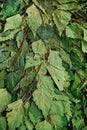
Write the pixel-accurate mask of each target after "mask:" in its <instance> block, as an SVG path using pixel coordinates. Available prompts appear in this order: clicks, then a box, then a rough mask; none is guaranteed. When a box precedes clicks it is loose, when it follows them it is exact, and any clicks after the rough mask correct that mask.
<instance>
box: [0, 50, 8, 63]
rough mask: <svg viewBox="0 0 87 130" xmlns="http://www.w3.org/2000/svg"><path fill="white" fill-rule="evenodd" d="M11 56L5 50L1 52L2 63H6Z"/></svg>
mask: <svg viewBox="0 0 87 130" xmlns="http://www.w3.org/2000/svg"><path fill="white" fill-rule="evenodd" d="M8 56H9V52H8V51H5V50H0V62H3V61H5V60H6V59H7V58H8Z"/></svg>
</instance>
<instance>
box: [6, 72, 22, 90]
mask: <svg viewBox="0 0 87 130" xmlns="http://www.w3.org/2000/svg"><path fill="white" fill-rule="evenodd" d="M19 80H20V77H19V75H17V74H16V73H14V72H12V73H8V74H7V76H6V78H5V81H6V84H7V88H8V89H9V90H10V91H11V90H12V89H13V88H14V87H15V86H16V84H17V83H18V81H19Z"/></svg>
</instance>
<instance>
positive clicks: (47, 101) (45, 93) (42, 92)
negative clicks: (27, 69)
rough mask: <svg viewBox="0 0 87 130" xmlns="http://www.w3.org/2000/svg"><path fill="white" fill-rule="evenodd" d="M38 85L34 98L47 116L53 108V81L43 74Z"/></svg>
mask: <svg viewBox="0 0 87 130" xmlns="http://www.w3.org/2000/svg"><path fill="white" fill-rule="evenodd" d="M37 87H38V89H37V90H35V92H34V93H33V100H34V101H35V103H36V105H37V106H38V107H39V109H40V110H42V112H43V115H44V116H45V117H46V116H47V115H48V113H49V110H50V108H51V102H52V98H53V96H52V91H54V90H53V82H52V80H51V78H50V77H45V76H43V77H41V79H40V80H39V82H38V85H37Z"/></svg>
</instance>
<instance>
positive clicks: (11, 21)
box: [4, 14, 22, 31]
mask: <svg viewBox="0 0 87 130" xmlns="http://www.w3.org/2000/svg"><path fill="white" fill-rule="evenodd" d="M6 21H7V22H6V24H5V28H4V31H7V30H9V29H10V30H12V29H16V28H19V27H20V25H21V22H22V17H21V16H20V15H19V14H17V15H14V16H12V17H10V18H7V19H6Z"/></svg>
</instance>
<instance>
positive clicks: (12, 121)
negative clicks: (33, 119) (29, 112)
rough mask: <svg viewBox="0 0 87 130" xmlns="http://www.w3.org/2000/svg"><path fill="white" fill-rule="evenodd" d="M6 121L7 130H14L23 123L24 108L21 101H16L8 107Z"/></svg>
mask: <svg viewBox="0 0 87 130" xmlns="http://www.w3.org/2000/svg"><path fill="white" fill-rule="evenodd" d="M7 110H8V111H9V112H7V115H6V117H7V121H8V126H9V130H15V129H16V128H18V127H19V126H20V125H21V124H22V123H23V116H24V108H23V102H22V100H21V99H20V100H17V101H15V102H13V103H11V104H9V105H8V109H7Z"/></svg>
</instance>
